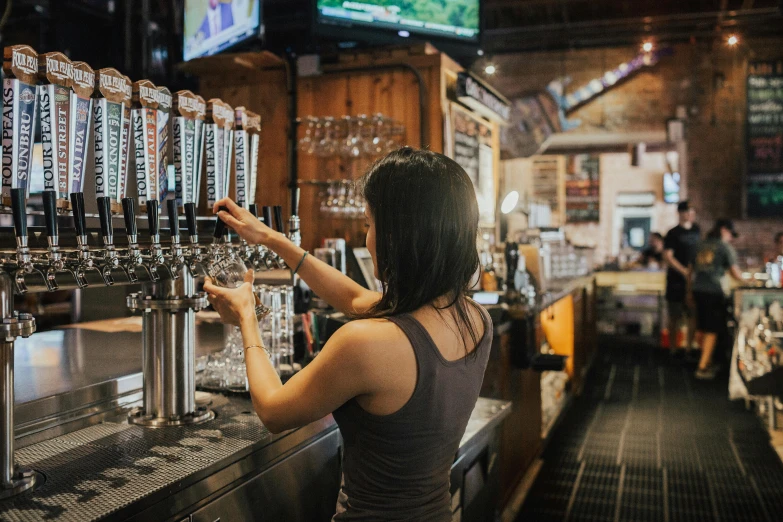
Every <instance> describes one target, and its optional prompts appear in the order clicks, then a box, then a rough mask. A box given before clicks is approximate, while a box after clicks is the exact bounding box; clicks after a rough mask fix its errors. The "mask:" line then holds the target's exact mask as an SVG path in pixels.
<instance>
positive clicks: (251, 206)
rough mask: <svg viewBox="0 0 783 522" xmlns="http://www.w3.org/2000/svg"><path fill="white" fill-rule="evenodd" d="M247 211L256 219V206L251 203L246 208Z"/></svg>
mask: <svg viewBox="0 0 783 522" xmlns="http://www.w3.org/2000/svg"><path fill="white" fill-rule="evenodd" d="M248 210H249V211H250V213H251V214H253V215H254V216H255V217H258V205H256V204H255V203H253V204H252V205H250V206H249V207H248Z"/></svg>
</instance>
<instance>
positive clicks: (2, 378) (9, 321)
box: [0, 271, 39, 499]
mask: <svg viewBox="0 0 783 522" xmlns="http://www.w3.org/2000/svg"><path fill="white" fill-rule="evenodd" d="M0 316H1V317H2V321H3V322H2V324H0V335H2V340H1V341H0V452H2V453H0V480H1V481H2V484H0V486H2V487H0V499H2V498H6V497H10V496H13V495H16V494H17V493H21V492H22V491H25V490H28V489H30V488H32V487H33V486H35V484H36V482H37V481H38V479H39V476H38V475H36V473H35V472H33V471H31V470H25V469H19V468H18V467H17V466H16V464H15V463H14V341H15V340H16V338H17V337H29V336H30V335H32V334H33V332H35V319H34V318H33V317H32V316H30V315H27V314H19V315H17V314H15V313H14V287H13V283H12V281H11V277H10V276H9V275H8V274H7V273H6V272H1V271H0Z"/></svg>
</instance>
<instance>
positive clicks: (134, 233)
mask: <svg viewBox="0 0 783 522" xmlns="http://www.w3.org/2000/svg"><path fill="white" fill-rule="evenodd" d="M122 214H123V217H124V218H125V234H126V235H127V236H128V254H127V259H126V261H125V271H126V272H127V273H128V277H129V278H130V281H131V282H134V283H135V282H136V281H138V280H139V274H138V273H137V272H136V271H137V270H138V269H139V268H142V269H143V270H145V271H146V272H147V274H148V276H150V279H151V278H152V277H151V274H149V270H147V268H146V267H145V266H144V264H143V263H144V260H143V258H142V256H141V249H140V248H139V230H138V227H137V226H136V208H135V206H134V201H133V198H122Z"/></svg>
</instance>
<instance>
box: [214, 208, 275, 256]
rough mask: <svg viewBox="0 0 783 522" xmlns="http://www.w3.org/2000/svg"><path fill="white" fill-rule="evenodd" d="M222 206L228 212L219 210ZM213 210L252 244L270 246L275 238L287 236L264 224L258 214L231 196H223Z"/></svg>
mask: <svg viewBox="0 0 783 522" xmlns="http://www.w3.org/2000/svg"><path fill="white" fill-rule="evenodd" d="M220 207H225V208H226V209H228V212H225V211H219V208H220ZM212 211H213V212H214V213H216V214H217V215H218V217H219V218H220V219H221V220H223V222H224V223H225V224H226V225H227V226H229V227H231V228H232V229H233V230H234V232H236V233H237V234H239V236H240V237H241V238H242V239H244V240H245V241H247V242H248V243H250V244H251V245H264V246H267V247H268V246H270V245H271V243H272V242H274V240H275V239H278V240H279V239H282V238H284V237H285V236H284V235H283V234H281V233H279V232H275V231H274V230H272V229H271V228H269V227H268V226H266V225H264V224H263V223H262V222H261V221H260V220H259V219H258V218H257V217H256V216H254V215H253V214H251V213H250V212H249V211H248V210H246V209H244V208H242V207H240V206H239V205H237V204H236V203H235V202H234V200H232V199H231V198H223V199H221V200H220V201H218V202H217V203H215V205H214V206H213V207H212Z"/></svg>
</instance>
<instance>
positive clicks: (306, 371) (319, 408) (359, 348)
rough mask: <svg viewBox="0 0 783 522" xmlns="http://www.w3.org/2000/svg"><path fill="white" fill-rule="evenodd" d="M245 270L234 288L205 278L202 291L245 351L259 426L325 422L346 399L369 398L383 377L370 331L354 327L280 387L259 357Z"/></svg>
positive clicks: (284, 427) (272, 428) (275, 427)
mask: <svg viewBox="0 0 783 522" xmlns="http://www.w3.org/2000/svg"><path fill="white" fill-rule="evenodd" d="M252 281H253V272H252V271H251V270H248V273H247V274H246V276H245V283H244V284H243V285H242V286H240V287H239V288H235V289H228V288H221V287H217V286H215V285H214V284H212V281H211V280H210V279H209V278H207V281H206V283H205V284H204V290H205V291H206V292H207V294H209V301H210V302H211V303H212V305H213V306H214V307H215V309H216V310H217V311H218V313H220V317H221V318H222V319H223V321H224V322H225V323H227V324H233V325H235V326H239V327H240V330H241V331H242V338H243V342H244V346H245V363H246V365H247V378H248V383H249V385H250V397H251V399H252V401H253V407H254V409H255V411H256V413H257V414H258V416H259V418H260V419H261V422H263V423H264V425H265V426H266V427H267V428H268V429H269V431H271V432H273V433H279V432H281V431H283V430H287V429H292V428H297V427H299V426H304V425H305V424H308V423H310V422H314V421H316V420H318V419H321V418H323V417H325V416H326V415H328V414H330V413H331V412H333V411H334V410H336V409H337V408H339V407H340V405H342V404H344V403H345V402H346V401H348V400H349V399H351V398H353V397H356V396H358V395H363V394H370V393H373V392H374V391H375V390H376V389H377V388H378V386H379V385H380V384H379V383H383V382H384V377H387V378H388V372H387V371H385V370H383V371H382V372H379V371H378V369H377V368H376V365H375V364H374V361H375V360H376V359H377V356H376V354H375V352H374V350H378V348H376V347H375V345H376V344H377V343H376V342H373V337H372V334H373V329H372V328H368V327H367V326H366V325H364V326H363V325H362V324H361V323H363V322H364V321H356V322H354V323H350V324H348V325H346V326H344V327H343V328H340V329H339V330H338V331H337V332H336V333H335V334H334V335H333V336H332V337H331V338H330V339H329V341H328V342H327V343H326V345H325V346H324V348H323V350H321V353H320V354H319V355H318V357H316V358H315V359H314V360H313V361H312V362H311V363H310V364H308V365H307V366H306V367H305V368H303V369H302V370H301V371H300V372H298V373H297V374H296V375H294V376H293V377H292V378H291V379H290V380H289V381H288V382H287V383H286V384H285V386H283V384H282V383H281V382H280V377H278V375H277V373H276V372H275V369H274V367H273V366H272V362H271V361H270V360H269V357H268V356H267V354H266V352H265V351H264V348H263V344H262V340H261V334H260V332H259V329H258V319H256V315H255V311H254V307H255V296H254V294H253V288H252Z"/></svg>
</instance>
